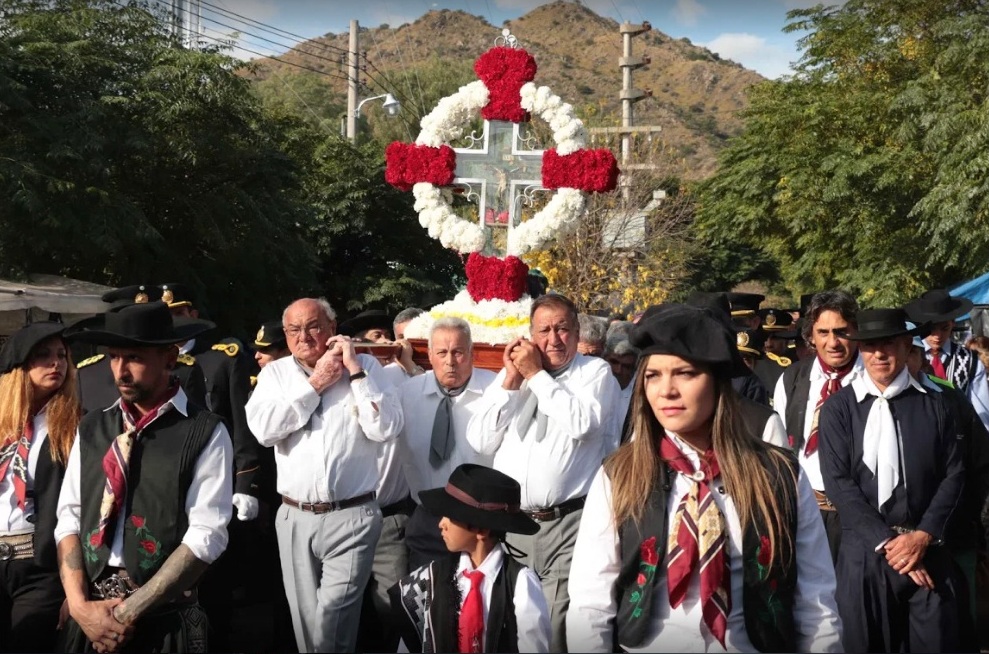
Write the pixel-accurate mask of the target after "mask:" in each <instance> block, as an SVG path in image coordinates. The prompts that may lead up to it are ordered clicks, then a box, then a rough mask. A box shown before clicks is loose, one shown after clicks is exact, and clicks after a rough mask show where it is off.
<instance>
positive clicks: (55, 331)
mask: <svg viewBox="0 0 989 654" xmlns="http://www.w3.org/2000/svg"><path fill="white" fill-rule="evenodd" d="M63 331H65V325H63V324H62V323H60V322H47V321H45V322H34V323H31V324H30V325H27V326H25V327H21V328H20V329H18V330H17V331H16V332H14V333H13V335H12V336H11V337H10V338H8V339H7V342H6V343H4V344H3V350H0V374H7V373H8V372H10V371H11V370H13V369H14V368H20V367H21V366H23V365H24V364H25V363H27V360H28V357H29V356H30V355H31V350H33V349H34V346H35V345H37V344H38V343H41V342H42V341H45V340H47V339H49V338H51V337H52V336H61V335H62V332H63Z"/></svg>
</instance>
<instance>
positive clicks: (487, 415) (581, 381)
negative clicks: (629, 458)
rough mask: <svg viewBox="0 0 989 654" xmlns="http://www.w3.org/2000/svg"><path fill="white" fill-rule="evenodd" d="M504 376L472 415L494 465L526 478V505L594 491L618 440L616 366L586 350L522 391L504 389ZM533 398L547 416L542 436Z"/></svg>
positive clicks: (474, 437) (476, 438) (475, 437)
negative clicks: (595, 480) (565, 366)
mask: <svg viewBox="0 0 989 654" xmlns="http://www.w3.org/2000/svg"><path fill="white" fill-rule="evenodd" d="M504 378H505V371H504V370H502V371H501V372H500V373H498V377H496V378H495V381H494V383H492V384H491V386H490V387H488V390H487V391H486V392H485V393H484V401H483V405H482V407H480V410H479V412H478V414H477V415H475V416H474V418H473V419H471V422H470V425H469V426H468V428H467V439H468V441H469V442H470V444H471V446H472V447H473V448H474V449H475V450H477V451H478V452H480V453H482V454H487V455H492V454H493V455H494V466H493V467H494V468H495V469H496V470H499V471H501V472H503V473H505V474H507V475H508V476H509V477H512V478H514V479H515V480H516V481H517V482H519V484H520V485H521V486H522V508H523V509H524V510H527V511H531V510H537V509H544V508H548V507H551V506H556V505H557V504H560V503H562V502H565V501H567V500H571V499H575V498H578V497H583V496H584V495H586V494H587V489H588V488H590V485H591V479H593V477H594V473H595V471H596V470H597V469H598V467H599V466H600V465H601V461H603V460H604V457H606V456H607V455H608V454H610V453H611V452H612V451H613V449H614V446H615V445H616V443H617V437H616V436H615V435H614V434H612V433H611V432H612V431H614V418H613V415H614V411H615V407H616V405H617V403H618V395H619V393H620V390H621V389H620V388H619V386H618V382H617V381H616V380H615V376H614V375H613V374H612V373H611V366H609V365H608V363H607V362H606V361H605V360H604V359H601V358H598V357H588V356H584V355H583V354H580V353H578V354H577V355H576V357H575V358H574V360H573V362H572V363H571V365H570V368H569V369H568V370H566V371H565V372H564V373H562V374H561V375H560V376H559V377H556V378H554V377H552V376H551V375H550V374H549V373H548V372H546V371H545V370H541V371H539V372H538V373H536V374H535V375H533V376H532V378H531V379H528V380H526V381H524V382H522V387H521V389H519V390H517V391H508V390H505V389H504V388H502V381H503V380H504ZM533 396H534V399H535V400H536V401H537V402H538V407H539V411H540V412H542V413H544V414H545V415H546V423H545V424H546V431H545V434H544V435H543V437H542V438H541V439H540V438H539V436H538V434H537V432H538V431H539V420H536V419H532V416H531V413H528V412H527V411H526V410H525V408H526V406H527V405H528V404H531V402H530V398H533ZM520 429H521V430H523V433H519V432H520Z"/></svg>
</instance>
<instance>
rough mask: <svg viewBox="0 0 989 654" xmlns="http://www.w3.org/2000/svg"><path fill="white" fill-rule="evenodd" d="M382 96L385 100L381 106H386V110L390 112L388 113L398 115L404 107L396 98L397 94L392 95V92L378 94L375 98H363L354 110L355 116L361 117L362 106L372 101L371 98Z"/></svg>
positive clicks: (378, 98)
mask: <svg viewBox="0 0 989 654" xmlns="http://www.w3.org/2000/svg"><path fill="white" fill-rule="evenodd" d="M382 98H384V99H385V101H384V103H383V104H382V105H381V106H382V107H383V108H384V110H385V111H386V112H388V115H389V116H393V117H394V116H397V115H398V112H399V110H400V109H401V108H402V104H401V103H400V102H399V101H398V100H396V99H395V96H394V95H392V94H391V93H385V94H384V95H376V96H374V97H373V98H364V99H363V100H361V102H360V104H358V105H357V109H356V110H355V111H354V117H355V118H359V117H360V115H361V107H363V106H364V105H365V104H366V103H368V102H370V101H371V100H380V99H382Z"/></svg>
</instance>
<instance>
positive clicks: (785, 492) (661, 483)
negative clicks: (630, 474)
mask: <svg viewBox="0 0 989 654" xmlns="http://www.w3.org/2000/svg"><path fill="white" fill-rule="evenodd" d="M763 465H764V466H766V468H768V469H770V470H772V471H773V474H771V475H770V479H772V480H773V483H774V492H775V494H776V496H777V497H781V498H782V497H785V498H788V499H789V517H790V519H789V530H790V534H791V537H792V539H793V540H794V541H795V540H796V534H797V489H796V485H795V484H792V482H791V481H790V479H791V476H790V474H789V473H787V472H786V471H784V470H780V469H779V467H778V466H779V463H778V462H777V461H776V460H775V459H771V458H770V457H768V456H766V455H764V457H763ZM786 465H788V466H789V467H790V470H791V471H792V473H793V477H792V479H796V477H797V474H798V472H799V467H798V463H797V459H796V457H795V456H793V455H792V454H791V453H789V452H787V463H786ZM675 474H676V473H675V472H673V471H672V470H670V469H669V468H668V467H666V466H663V467H662V469H661V470H660V472H659V478H658V479H657V480H656V483H655V484H654V488H653V491H652V494H651V495H650V496H649V502H648V504H647V505H646V507H645V512H644V513H643V517H642V522H641V523H638V524H637V523H635V522H634V521H633V520H631V519H629V520H626V521H625V523H624V524H623V525H622V526H621V528H620V529H619V548H620V550H621V553H622V566H621V570H620V572H619V574H618V579H617V580H616V582H615V587H614V589H613V592H614V593H615V595H616V599H617V602H618V615H617V616H616V617H615V638H616V640H617V643H616V645H617V646H626V647H636V646H639V645H641V644H642V642H643V641H644V640H645V638H646V636H647V634H648V628H649V625H650V622H651V616H652V602H653V591H654V585H655V584H657V583H666V575H665V574H663V573H662V571H661V570H659V571H657V569H656V568H657V566H661V565H665V563H666V561H665V559H666V542H667V535H668V531H667V530H668V528H669V525H668V524H667V517H668V516H667V491H668V489H669V487H670V485H671V483H672V480H673V476H674V475H675ZM763 533H766V530H765V529H764V528H763V527H762V525H760V524H752V525H749V527H748V529H746V530H745V534H744V535H743V537H742V556H743V558H744V560H743V562H742V569H743V577H744V579H743V584H742V588H743V590H742V597H741V600H742V608H743V611H744V615H745V629H746V631H747V633H748V637H749V640H750V641H752V644H753V645H754V646H755V647H756V649H758V650H759V651H760V652H794V651H796V647H797V643H796V631H795V628H794V623H793V595H794V592H795V590H796V585H797V562H796V559H795V554H794V552H793V550H792V548H790V547H786V546H785V545H784V544H779V545H778V547H779V549H780V551H778V552H777V553H776V557H775V559H774V561H773V565H772V567H768V563H769V558H770V556H769V555H770V552H769V539H768V538H767V537H765V536H762V535H761V534H763ZM738 601H739V598H737V597H732V602H733V603H735V602H738ZM616 651H618V650H616Z"/></svg>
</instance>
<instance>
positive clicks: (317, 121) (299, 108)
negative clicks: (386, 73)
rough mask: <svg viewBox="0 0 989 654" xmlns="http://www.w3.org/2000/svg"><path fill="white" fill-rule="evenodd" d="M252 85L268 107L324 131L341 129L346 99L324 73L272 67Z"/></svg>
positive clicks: (338, 130) (345, 109)
mask: <svg viewBox="0 0 989 654" xmlns="http://www.w3.org/2000/svg"><path fill="white" fill-rule="evenodd" d="M252 88H253V89H254V91H255V93H257V94H258V96H259V97H260V98H261V101H262V102H263V103H264V104H265V105H266V106H267V107H269V108H270V109H273V110H276V111H282V112H284V113H288V114H294V115H297V116H300V117H301V118H303V119H304V120H307V121H310V122H312V124H313V125H315V126H316V127H319V128H321V129H323V130H325V131H326V132H336V133H339V132H340V121H341V119H342V118H343V116H344V114H345V112H346V111H347V106H346V101H345V100H344V99H343V96H342V95H341V94H340V93H339V92H337V91H335V90H334V89H333V87H332V86H331V85H330V84H329V83H328V82H327V81H326V79H325V76H323V75H319V74H317V73H310V72H308V71H300V72H297V73H291V74H283V73H279V72H278V71H277V70H275V71H272V72H271V73H269V75H268V77H265V78H264V79H258V80H256V81H255V82H254V83H253V84H252Z"/></svg>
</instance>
